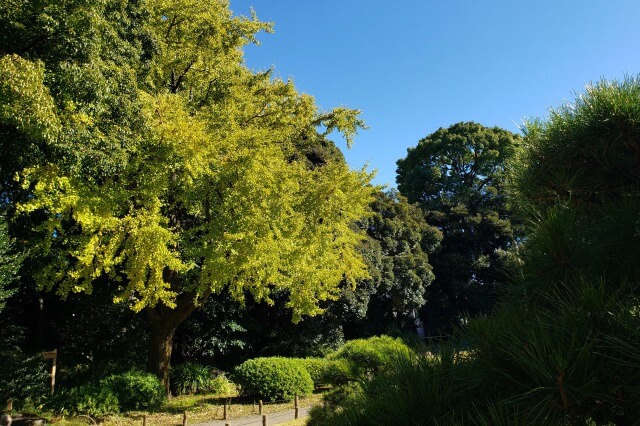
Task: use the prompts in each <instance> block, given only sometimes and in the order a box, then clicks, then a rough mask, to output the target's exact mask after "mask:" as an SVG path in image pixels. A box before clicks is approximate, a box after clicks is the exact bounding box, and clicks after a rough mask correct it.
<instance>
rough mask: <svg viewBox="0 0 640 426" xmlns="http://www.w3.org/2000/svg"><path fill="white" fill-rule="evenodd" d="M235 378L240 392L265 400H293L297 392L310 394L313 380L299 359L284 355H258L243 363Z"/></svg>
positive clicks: (302, 394) (234, 373) (234, 375)
mask: <svg viewBox="0 0 640 426" xmlns="http://www.w3.org/2000/svg"><path fill="white" fill-rule="evenodd" d="M232 380H233V382H234V383H235V384H237V385H239V386H240V394H241V395H243V396H252V397H255V398H261V399H263V400H265V401H275V400H283V399H284V400H291V399H293V397H294V396H295V395H299V396H304V395H309V394H310V393H311V392H312V391H313V379H312V378H311V375H310V374H309V371H307V368H306V367H305V365H303V364H302V363H301V362H300V361H299V360H296V359H291V358H282V357H271V358H254V359H250V360H248V361H245V362H243V363H242V364H240V365H239V366H237V367H236V369H235V370H234V372H233V375H232Z"/></svg>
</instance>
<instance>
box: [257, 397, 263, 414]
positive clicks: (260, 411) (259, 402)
mask: <svg viewBox="0 0 640 426" xmlns="http://www.w3.org/2000/svg"><path fill="white" fill-rule="evenodd" d="M258 414H260V415H262V400H261V399H259V400H258Z"/></svg>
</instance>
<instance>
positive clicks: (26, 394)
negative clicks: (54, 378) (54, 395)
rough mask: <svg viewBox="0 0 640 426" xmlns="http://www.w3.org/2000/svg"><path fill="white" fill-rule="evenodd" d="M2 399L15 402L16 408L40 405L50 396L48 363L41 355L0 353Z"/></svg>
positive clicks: (0, 392)
mask: <svg viewBox="0 0 640 426" xmlns="http://www.w3.org/2000/svg"><path fill="white" fill-rule="evenodd" d="M0 358H1V359H2V361H0V398H2V401H5V400H6V399H8V398H13V399H14V400H15V402H14V404H15V406H16V407H21V406H22V405H23V404H29V403H31V404H34V403H36V404H38V403H40V402H42V401H44V400H45V399H46V398H47V395H48V394H49V372H48V371H47V370H48V367H47V362H46V361H45V360H44V359H43V358H42V356H41V355H40V354H37V355H34V356H31V357H28V356H25V355H22V354H18V355H13V354H5V353H0Z"/></svg>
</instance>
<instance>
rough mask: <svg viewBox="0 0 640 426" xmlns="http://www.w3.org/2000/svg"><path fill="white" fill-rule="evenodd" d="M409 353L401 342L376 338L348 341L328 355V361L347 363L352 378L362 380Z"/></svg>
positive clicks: (387, 337) (386, 338)
mask: <svg viewBox="0 0 640 426" xmlns="http://www.w3.org/2000/svg"><path fill="white" fill-rule="evenodd" d="M410 353H411V350H410V349H409V347H408V346H407V345H406V344H405V343H404V342H402V340H400V339H394V338H392V337H389V336H378V337H371V338H369V339H356V340H350V341H348V342H347V343H346V344H345V345H344V346H343V347H341V348H340V349H338V350H337V351H336V352H334V353H332V354H330V355H329V359H331V360H345V361H347V362H348V363H349V368H350V370H351V374H352V376H353V378H364V377H366V376H368V375H371V374H373V373H376V372H378V371H379V370H380V369H381V368H383V367H385V366H386V365H388V364H389V363H390V362H391V361H393V360H394V359H395V358H396V357H398V356H399V355H408V354H410Z"/></svg>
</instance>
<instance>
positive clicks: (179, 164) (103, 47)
mask: <svg viewBox="0 0 640 426" xmlns="http://www.w3.org/2000/svg"><path fill="white" fill-rule="evenodd" d="M139 6H140V5H138V4H137V3H136V4H128V3H127V4H126V5H125V3H123V2H117V1H109V0H104V1H102V2H96V3H95V4H92V5H84V6H82V7H81V5H80V4H79V3H75V2H73V1H70V2H63V3H61V4H59V5H47V7H46V8H45V9H46V10H45V11H44V12H43V13H46V14H47V16H49V18H48V22H49V21H50V23H51V28H48V27H47V29H43V32H44V33H46V34H57V33H58V32H59V31H60V28H68V29H69V34H71V35H72V36H73V37H71V36H70V35H69V34H65V35H60V40H61V41H60V45H58V44H56V43H55V41H54V40H53V39H51V40H50V39H48V38H47V43H50V44H46V45H45V47H44V48H43V50H42V51H32V50H29V49H27V50H28V52H27V54H28V55H31V56H34V57H42V58H43V62H44V65H43V63H41V62H36V61H26V60H24V59H21V58H20V57H18V56H5V57H4V58H3V59H2V62H0V74H1V73H3V72H4V73H5V74H7V75H8V76H9V77H8V78H7V79H5V81H6V83H0V90H3V92H2V93H3V94H4V92H6V93H7V94H6V96H4V98H3V99H2V101H1V102H0V120H1V121H2V124H5V125H7V124H10V125H13V126H15V127H17V128H19V129H24V132H25V134H26V135H27V137H28V138H30V143H33V142H34V141H35V140H36V139H44V144H45V148H46V151H47V152H48V153H50V154H49V155H48V156H46V158H43V159H42V161H41V162H38V163H33V162H32V164H30V165H29V166H28V167H26V168H24V167H17V166H16V169H17V171H18V173H17V180H18V181H19V189H20V191H22V192H21V195H22V198H21V201H20V202H18V203H17V204H16V206H17V212H18V214H19V215H21V217H23V218H28V219H29V220H30V221H31V223H32V232H33V235H31V236H30V238H29V240H30V241H29V244H30V245H31V247H32V254H33V256H36V257H39V258H40V259H45V261H44V265H45V266H44V267H43V268H42V269H41V270H39V271H38V272H37V273H36V275H37V281H38V282H39V284H40V286H41V287H42V288H46V289H49V290H53V289H55V291H57V292H58V293H59V294H60V295H62V296H65V295H67V294H68V293H70V292H91V291H92V286H93V285H94V284H95V282H96V279H97V278H100V277H105V276H106V277H108V278H109V279H110V282H111V283H112V284H113V285H114V287H115V294H116V297H115V300H116V301H118V302H128V303H130V304H131V307H132V308H133V309H134V310H136V311H139V310H141V309H143V308H144V307H153V306H156V305H158V304H161V305H165V306H168V307H174V306H175V305H176V303H177V297H178V296H179V295H182V294H185V293H188V294H189V297H191V299H189V301H188V303H193V302H194V300H200V298H204V297H206V296H207V295H208V294H210V292H212V291H213V292H216V291H222V290H224V289H228V290H229V291H230V292H231V294H232V295H233V296H234V297H235V298H237V299H240V300H242V299H243V297H245V294H246V293H247V292H249V293H252V294H253V296H254V297H255V298H256V299H258V300H265V301H267V302H269V301H270V298H269V297H270V294H271V293H272V292H273V291H279V292H285V293H289V295H290V303H289V306H290V308H291V309H292V311H293V315H294V318H295V319H299V318H300V316H301V315H304V314H315V313H318V312H319V308H318V302H319V301H322V300H326V299H329V298H332V297H335V296H336V294H337V290H336V287H337V286H338V284H339V283H340V282H341V281H342V280H343V279H347V280H348V281H349V282H350V283H353V282H355V280H356V279H358V278H362V277H365V276H366V275H367V272H366V268H365V265H364V263H363V261H362V259H361V256H360V254H359V252H358V251H357V249H356V247H357V245H358V243H359V242H360V241H361V239H362V235H361V234H360V233H358V232H357V231H355V230H354V229H353V227H351V226H350V224H351V223H352V222H354V221H355V220H358V219H360V218H362V217H363V216H366V215H367V210H368V208H367V206H368V204H369V203H370V201H371V197H372V194H373V191H374V189H373V188H372V187H371V186H369V184H368V182H369V180H370V179H371V176H370V174H369V173H367V172H366V171H360V172H354V171H351V170H349V169H348V167H347V166H346V165H345V164H344V163H342V162H339V161H333V160H331V161H328V162H327V163H326V164H324V165H323V166H322V167H309V164H308V163H307V162H305V161H301V157H300V156H299V151H298V150H299V147H300V146H302V145H304V143H302V142H301V141H303V140H306V139H307V138H308V136H309V135H312V136H313V138H318V133H317V132H318V131H317V127H318V126H324V127H325V128H326V129H327V130H328V131H330V130H338V131H340V132H342V133H343V134H344V135H345V137H346V138H347V140H348V141H349V143H350V142H351V138H352V136H353V135H354V134H355V132H356V131H357V129H358V128H359V127H363V126H364V124H363V123H362V121H361V120H360V119H359V118H358V112H357V111H353V110H348V109H345V108H338V109H336V110H333V111H330V112H328V113H323V114H318V111H317V107H316V105H315V103H314V100H313V98H312V97H311V96H309V95H305V94H300V93H298V92H297V90H296V88H295V86H294V85H293V83H292V82H291V81H283V80H280V79H277V78H273V77H272V75H271V73H270V72H265V73H259V74H254V73H253V72H251V71H250V70H248V69H247V68H246V66H245V65H244V63H243V61H242V51H241V48H242V46H243V45H245V44H246V43H248V42H255V34H256V33H257V32H259V31H261V30H266V31H270V29H271V26H270V24H266V23H262V22H260V21H258V20H257V18H256V17H255V16H252V17H251V18H248V19H247V18H236V17H232V15H231V12H230V11H229V9H228V3H227V2H226V1H222V0H207V1H204V2H196V1H192V0H174V1H169V0H149V1H147V2H145V3H144V8H139ZM12 10H13V12H15V14H14V15H11V16H14V18H13V19H15V20H17V21H20V22H13V21H11V22H10V24H11V25H10V26H14V27H16V28H17V27H20V26H21V25H22V26H23V27H24V25H25V23H26V22H31V21H29V19H30V18H28V16H26V15H25V16H23V14H21V13H18V12H16V10H14V9H12ZM65 11H66V12H68V13H66V14H65V13H64V12H65ZM13 12H12V13H13ZM29 16H30V15H29ZM38 16H40V15H38ZM38 19H40V18H38ZM43 19H44V18H43ZM36 21H37V22H38V23H39V24H38V25H40V24H42V22H40V21H39V20H36ZM34 25H35V24H34ZM43 25H44V24H43ZM38 28H39V27H37V25H36V26H35V27H34V29H33V31H31V32H29V37H31V35H33V36H34V37H37V33H38ZM32 33H33V34H32ZM5 35H6V34H5ZM74 40H75V41H74ZM78 45H83V46H85V50H84V51H83V52H84V53H82V54H80V53H78V54H76V53H73V52H72V51H74V46H78ZM2 66H4V68H2ZM44 76H46V78H45V77H44ZM3 84H4V85H3ZM14 86H15V87H14ZM314 140H315V139H314ZM43 157H44V156H43Z"/></svg>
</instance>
